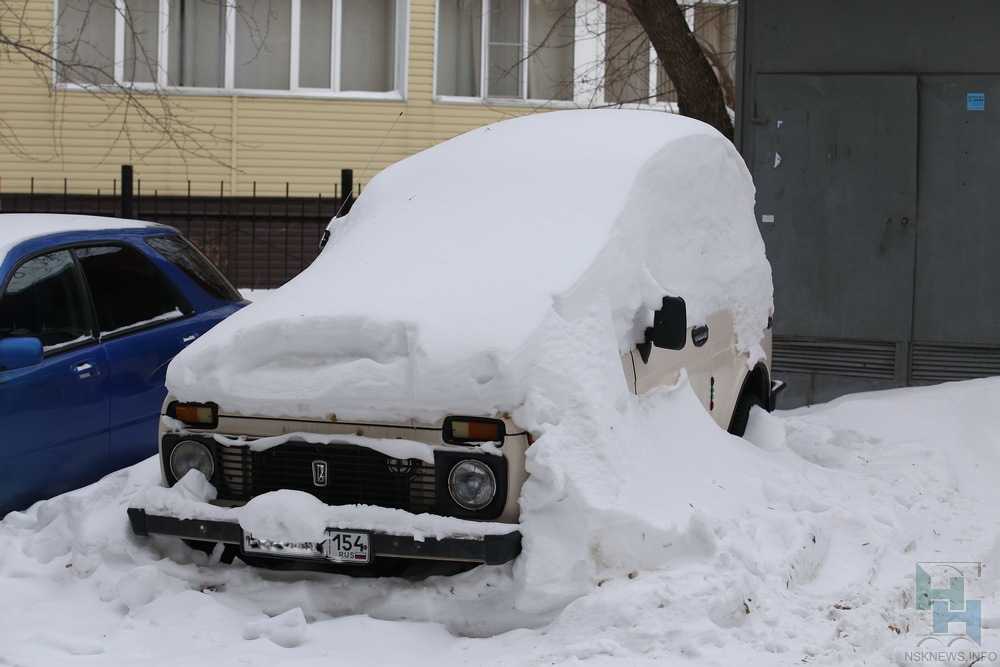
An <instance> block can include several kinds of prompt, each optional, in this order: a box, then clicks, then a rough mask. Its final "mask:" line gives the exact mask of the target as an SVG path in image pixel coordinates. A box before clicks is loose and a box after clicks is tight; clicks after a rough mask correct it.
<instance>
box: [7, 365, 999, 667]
mask: <svg viewBox="0 0 1000 667" xmlns="http://www.w3.org/2000/svg"><path fill="white" fill-rule="evenodd" d="M675 393H676V392H675ZM676 395H677V396H678V397H681V396H683V392H681V393H679V394H676ZM998 401H1000V379H988V380H978V381H970V382H963V383H953V384H948V385H942V386H938V387H926V388H920V389H906V390H898V391H889V392H879V393H873V394H864V395H857V396H850V397H845V398H843V399H840V400H838V401H835V402H833V403H831V404H828V405H822V406H816V407H814V408H810V409H807V410H799V411H795V412H791V413H776V414H775V415H767V414H764V413H756V414H755V415H754V416H753V419H752V420H751V430H750V437H751V439H752V440H753V443H752V444H751V443H747V442H738V441H735V440H734V441H732V443H733V449H731V450H727V451H726V452H725V454H727V455H728V454H732V453H737V454H738V456H739V458H737V459H735V460H733V459H728V458H724V457H712V456H709V455H702V454H699V447H697V446H693V444H694V443H691V445H692V446H687V447H678V448H677V450H676V453H677V455H676V456H675V457H674V463H673V465H672V468H671V476H670V479H669V484H670V485H671V486H674V487H676V491H675V494H676V498H677V499H678V500H680V501H682V502H683V501H686V500H690V502H691V503H692V504H693V505H695V508H691V507H688V508H687V509H688V511H690V512H691V514H692V515H697V519H696V525H697V526H699V528H698V530H697V531H695V532H692V536H693V539H691V540H688V541H686V542H683V543H681V542H675V541H674V539H673V538H672V537H671V536H669V535H664V534H661V535H659V536H657V538H658V539H660V538H664V537H666V538H667V542H668V543H671V544H674V545H675V546H671V547H668V548H669V549H674V550H676V551H677V552H678V553H677V557H676V558H675V559H674V560H673V561H672V562H671V564H670V567H668V568H660V569H655V570H654V569H645V568H639V569H636V570H627V571H619V572H609V573H608V574H607V576H604V577H602V578H601V579H600V580H599V581H598V582H597V583H595V584H593V585H591V586H590V587H589V589H588V590H587V591H586V593H585V594H584V595H583V596H582V597H580V598H578V599H576V600H575V601H573V602H571V603H570V604H569V605H567V606H566V607H565V608H562V609H557V610H555V611H554V612H551V611H550V612H547V613H546V614H544V615H541V614H534V613H531V612H528V611H526V610H525V609H524V608H521V607H519V606H516V605H517V602H516V600H517V598H518V597H519V596H520V593H519V582H518V579H517V578H516V577H515V576H514V575H513V573H512V570H511V568H510V567H509V566H507V567H483V568H478V569H476V570H474V571H472V572H468V573H466V574H464V575H461V576H458V577H447V578H440V577H435V578H432V579H429V580H426V581H422V582H409V581H403V580H399V579H380V580H364V579H352V578H348V577H341V576H331V575H318V574H309V573H281V572H269V571H263V570H255V569H253V568H249V567H244V566H240V565H239V564H237V565H234V566H219V565H216V564H214V563H213V562H212V561H211V560H210V559H207V558H206V557H205V556H204V555H203V554H200V553H197V552H193V551H191V550H188V549H187V548H186V547H184V546H183V545H181V544H180V543H179V542H178V541H176V540H159V539H155V540H146V539H142V538H136V537H135V536H132V535H131V534H130V533H129V531H128V528H127V524H126V522H125V519H124V511H125V508H126V507H128V506H130V505H131V504H132V503H133V502H134V500H135V498H136V496H137V495H139V494H143V493H146V491H147V490H148V488H149V487H150V485H153V484H155V483H156V481H157V480H158V479H159V466H158V463H157V462H156V461H155V460H153V459H150V460H148V461H145V462H143V463H141V464H139V465H137V466H134V467H132V468H130V469H127V470H123V471H120V472H117V473H115V474H113V475H110V476H109V477H107V478H105V479H104V480H102V481H100V482H98V483H97V484H94V485H92V486H90V487H87V488H85V489H81V490H80V491H76V492H73V493H69V494H65V495H63V496H59V497H58V498H55V499H52V500H49V501H44V502H41V503H38V504H36V505H34V506H33V507H32V508H31V509H30V510H28V511H27V512H24V513H12V514H10V515H8V516H7V517H6V518H4V519H3V520H0V599H3V600H4V601H5V602H8V604H4V605H0V664H11V665H24V666H26V667H35V666H38V667H48V666H50V665H64V664H80V665H84V664H86V665H125V664H129V665H132V664H135V665H139V664H141V665H149V666H151V667H154V666H159V665H163V666H164V667H166V666H170V667H173V666H175V665H178V664H183V665H191V666H193V667H195V666H200V665H206V666H207V665H213V666H214V665H265V664H280V665H289V666H293V665H304V666H305V665H319V664H329V662H330V660H331V656H336V657H337V659H339V660H348V661H351V662H354V663H355V664H386V665H396V664H409V665H415V666H419V667H424V666H427V667H431V666H433V667H442V666H449V665H468V664H476V665H490V666H492V665H496V666H497V667H500V666H508V667H509V666H510V665H542V664H544V665H563V664H565V665H579V664H581V662H584V661H586V664H588V665H627V666H628V667H633V666H636V665H673V664H685V665H692V666H693V667H701V666H705V667H707V666H709V665H747V666H748V667H776V666H784V665H788V666H792V665H799V666H801V665H803V664H807V665H860V664H865V665H872V666H873V667H902V666H904V665H905V666H911V665H913V666H915V665H920V664H924V665H926V664H934V665H944V664H956V665H957V664H962V665H968V664H969V663H970V662H971V660H967V661H964V662H954V663H946V662H944V661H940V662H939V661H935V660H933V659H930V660H927V659H925V660H920V659H919V658H913V657H911V658H907V654H908V653H910V654H913V653H915V652H916V650H917V646H918V642H920V641H921V640H923V639H924V638H926V636H927V635H928V633H930V632H931V629H932V622H931V613H930V612H929V611H920V610H917V609H915V608H914V598H913V587H914V581H913V575H914V565H915V564H916V563H917V562H920V561H942V560H948V561H982V562H983V566H984V569H983V573H984V576H983V578H982V580H980V581H975V582H973V581H967V582H966V586H967V589H966V590H967V594H968V596H969V597H970V598H971V599H981V600H982V610H983V634H982V646H981V650H982V651H985V652H988V654H990V655H996V654H997V652H998V650H1000V615H998V611H997V610H998V609H1000V606H998V605H1000V587H998V586H997V580H996V576H995V575H991V574H990V573H991V572H995V571H996V570H997V568H998V567H1000V540H998V534H1000V531H998V528H1000V521H998V518H997V513H996V511H995V509H994V508H996V507H997V505H998V504H1000V486H998V485H997V484H996V483H995V479H996V476H997V473H998V470H1000V454H998V453H1000V432H998V430H997V428H996V422H997V420H996V416H995V410H994V406H996V404H997V402H998ZM691 414H695V413H691ZM677 428H678V429H680V428H681V427H680V426H678V427H677ZM711 444H713V445H714V444H717V443H711ZM736 445H740V448H739V450H738V451H737V449H736ZM762 468H764V469H767V470H769V471H770V472H771V475H772V476H771V477H768V478H766V479H757V478H755V475H757V474H758V473H759V471H760V470H761V469H762ZM693 471H694V472H696V473H697V474H694V472H693ZM739 473H742V475H740V474H739ZM740 476H743V477H746V478H747V479H746V481H745V482H742V483H741V482H740V480H739V477H740ZM734 483H735V484H736V486H732V484H734ZM631 493H634V494H636V495H641V494H642V490H641V489H633V490H632V491H631ZM761 496H763V502H761ZM685 507H687V506H686V505H685ZM676 511H679V510H676ZM563 528H564V531H565V532H566V533H569V534H573V528H572V527H571V526H565V527H563ZM619 544H621V543H619ZM601 547H602V548H603V545H601ZM681 551H683V552H684V557H681V555H682V554H681V553H680V552H681ZM552 556H553V558H556V557H558V554H552ZM935 585H947V582H940V583H938V582H935ZM959 627H960V626H959ZM515 628H518V629H516V630H515ZM511 630H513V631H511ZM931 648H936V645H932V646H931ZM955 648H956V649H959V648H961V649H967V650H968V649H970V648H971V647H970V646H968V645H967V644H959V645H956V646H955ZM998 664H1000V661H998V660H997V659H989V658H987V659H984V660H980V661H979V662H976V665H977V667H981V666H985V665H991V666H993V667H995V666H996V665H998Z"/></svg>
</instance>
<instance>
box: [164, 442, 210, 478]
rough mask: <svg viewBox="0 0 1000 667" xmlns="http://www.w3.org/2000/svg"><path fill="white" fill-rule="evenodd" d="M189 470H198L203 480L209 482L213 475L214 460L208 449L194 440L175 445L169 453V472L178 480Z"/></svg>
mask: <svg viewBox="0 0 1000 667" xmlns="http://www.w3.org/2000/svg"><path fill="white" fill-rule="evenodd" d="M189 470H198V471H200V472H201V474H202V475H204V476H205V479H208V480H211V479H212V475H213V474H215V459H213V458H212V452H210V451H209V450H208V447H206V446H205V445H203V444H201V443H200V442H196V441H194V440H185V441H183V442H180V443H177V446H176V447H174V449H173V451H171V452H170V472H171V473H173V475H174V479H176V480H180V479H181V478H182V477H184V475H186V474H187V473H188V471H189Z"/></svg>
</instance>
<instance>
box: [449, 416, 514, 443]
mask: <svg viewBox="0 0 1000 667" xmlns="http://www.w3.org/2000/svg"><path fill="white" fill-rule="evenodd" d="M506 435H507V429H506V427H505V426H504V423H503V422H502V421H500V420H499V419H487V418H485V417H445V420H444V427H443V428H442V438H443V439H444V441H445V442H447V443H448V444H450V445H468V444H471V443H476V442H503V439H504V437H505V436H506Z"/></svg>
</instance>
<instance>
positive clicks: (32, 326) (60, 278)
mask: <svg viewBox="0 0 1000 667" xmlns="http://www.w3.org/2000/svg"><path fill="white" fill-rule="evenodd" d="M88 310H89V309H88V307H87V300H86V298H85V296H84V294H83V292H82V289H81V286H80V281H79V277H78V274H77V270H76V264H75V262H74V261H73V256H72V255H71V254H70V253H69V251H66V250H59V251H56V252H52V253H49V254H46V255H40V256H38V257H35V258H33V259H30V260H28V261H27V262H25V263H24V264H21V265H20V266H19V267H18V268H17V269H15V271H14V274H13V275H12V276H11V279H10V282H9V283H8V284H7V289H6V290H5V291H4V295H3V298H2V299H0V338H6V337H11V336H18V337H21V336H24V337H32V338H38V339H39V340H41V341H42V345H43V347H44V349H45V351H46V352H53V351H55V350H58V349H60V348H65V347H70V346H72V345H74V344H77V343H81V342H84V341H87V340H90V339H91V338H92V327H91V323H90V317H89V312H88Z"/></svg>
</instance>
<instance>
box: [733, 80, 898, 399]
mask: <svg viewBox="0 0 1000 667" xmlns="http://www.w3.org/2000/svg"><path fill="white" fill-rule="evenodd" d="M917 111H918V108H917V79H916V77H914V76H905V75H902V76H869V75H845V76H835V75H778V74H769V75H760V76H758V77H757V81H756V86H755V95H754V108H753V110H752V119H751V122H752V123H753V124H754V126H755V127H754V132H753V134H754V148H753V151H754V152H753V164H752V169H753V174H754V180H755V181H756V184H757V215H758V222H759V224H760V228H761V233H762V235H763V236H764V241H765V243H766V244H767V252H768V256H769V258H770V260H771V264H772V266H773V267H774V281H775V310H776V317H775V370H776V373H777V374H780V375H781V376H782V377H783V378H785V379H787V380H788V383H789V388H788V395H787V397H786V399H787V402H786V403H785V404H786V405H796V404H801V403H804V402H814V401H820V400H825V399H827V398H830V397H833V396H836V395H839V394H842V393H845V392H847V391H857V390H863V389H874V388H880V387H888V386H896V385H899V384H903V383H905V382H906V379H907V378H906V376H907V370H906V367H907V363H906V360H907V356H908V341H909V340H910V331H911V326H912V320H911V313H912V312H913V297H914V291H913V280H914V257H915V238H916V234H915V228H916V223H915V221H916V210H917V201H916V197H917V194H916V193H917V134H918V133H917ZM783 402H784V401H783Z"/></svg>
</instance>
